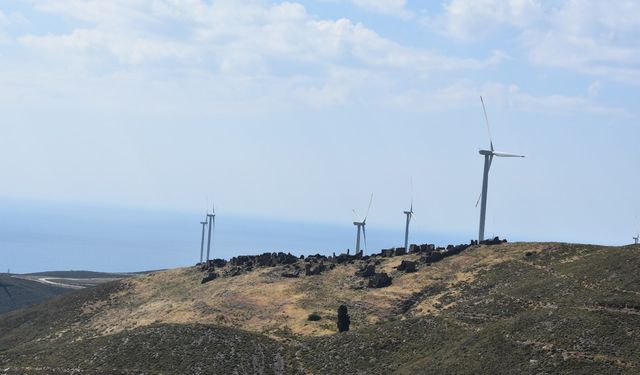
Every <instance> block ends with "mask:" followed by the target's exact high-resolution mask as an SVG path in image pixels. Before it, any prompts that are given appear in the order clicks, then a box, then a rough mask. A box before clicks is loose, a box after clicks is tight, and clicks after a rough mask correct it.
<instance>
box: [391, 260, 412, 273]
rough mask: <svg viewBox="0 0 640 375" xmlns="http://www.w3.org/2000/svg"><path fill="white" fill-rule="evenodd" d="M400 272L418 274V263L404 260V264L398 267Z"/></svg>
mask: <svg viewBox="0 0 640 375" xmlns="http://www.w3.org/2000/svg"><path fill="white" fill-rule="evenodd" d="M396 269H397V270H398V271H404V272H406V273H412V272H416V271H417V268H416V262H413V261H410V260H403V261H402V263H400V265H399V266H398V267H396Z"/></svg>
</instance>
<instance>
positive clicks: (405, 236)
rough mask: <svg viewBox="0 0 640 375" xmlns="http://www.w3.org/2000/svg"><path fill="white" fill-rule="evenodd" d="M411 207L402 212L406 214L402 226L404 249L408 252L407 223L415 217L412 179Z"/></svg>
mask: <svg viewBox="0 0 640 375" xmlns="http://www.w3.org/2000/svg"><path fill="white" fill-rule="evenodd" d="M410 207H411V208H409V211H404V214H405V215H407V224H406V225H405V227H404V249H405V251H407V252H409V248H408V246H409V223H410V222H411V219H413V218H414V217H415V215H414V213H413V180H411V206H410Z"/></svg>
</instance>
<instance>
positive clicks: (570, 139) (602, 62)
mask: <svg viewBox="0 0 640 375" xmlns="http://www.w3.org/2000/svg"><path fill="white" fill-rule="evenodd" d="M636 14H640V3H637V2H632V1H620V2H607V1H602V0H598V1H563V0H554V1H551V2H542V1H538V0H531V1H497V0H487V1H481V2H480V1H470V0H446V1H442V2H431V3H425V2H417V1H411V0H379V1H369V0H301V1H291V2H281V1H275V2H274V1H266V0H250V1H246V2H237V1H231V0H214V1H202V0H189V1H164V0H153V1H151V0H140V1H135V2H131V1H122V0H118V1H116V0H114V1H107V2H105V1H76V0H42V1H27V0H18V1H11V2H3V3H2V5H0V112H1V113H2V114H3V120H2V123H1V124H0V160H3V162H2V163H0V175H1V176H2V177H3V184H0V203H1V204H2V205H1V206H0V215H1V217H2V222H1V224H2V225H1V227H3V229H2V230H3V231H4V232H2V233H4V234H3V236H2V237H0V241H1V244H2V245H0V246H1V247H0V252H1V253H2V255H3V256H5V254H10V257H9V259H11V261H15V262H18V264H23V265H27V264H30V262H33V259H37V258H38V257H41V259H49V260H50V261H51V262H57V258H54V257H50V256H49V255H48V254H47V252H46V251H43V250H42V249H47V248H48V247H47V246H49V245H48V244H47V242H46V241H48V240H52V237H51V236H53V235H52V234H51V233H49V232H47V230H45V229H43V228H41V229H38V230H41V231H40V232H39V231H38V230H35V229H33V231H32V230H31V229H29V228H31V227H30V226H31V225H32V224H31V223H30V222H27V221H24V222H19V223H18V222H15V223H14V221H15V220H14V216H24V215H26V213H28V212H31V211H32V208H30V206H37V205H39V204H44V205H47V204H51V205H54V206H56V207H59V208H60V209H61V210H63V211H64V210H66V209H69V210H73V209H74V207H86V209H78V210H80V211H82V212H84V213H82V214H81V215H80V214H78V215H79V216H78V218H74V219H73V220H76V221H77V222H78V223H81V222H82V221H83V220H86V221H88V222H96V221H98V222H99V220H101V219H99V215H97V213H93V212H91V210H90V209H89V208H90V207H100V208H105V210H107V211H109V212H111V213H110V214H109V215H113V218H120V219H118V220H121V221H122V223H120V222H118V220H116V219H113V220H111V219H110V220H111V221H108V222H105V223H102V224H103V225H104V231H105V232H106V233H109V236H108V237H107V238H102V237H100V236H97V237H96V236H94V237H91V236H88V237H87V235H86V234H84V232H82V231H78V230H76V228H82V226H81V225H79V224H77V223H76V222H69V221H64V220H62V219H61V218H60V217H56V219H52V220H50V221H54V220H58V221H59V222H58V223H56V228H57V229H56V230H57V231H58V232H59V233H58V235H57V237H55V243H56V244H58V245H56V246H60V247H58V248H56V249H58V250H57V251H58V252H61V251H62V250H61V249H66V250H64V251H67V252H69V253H73V252H80V251H81V250H80V249H82V248H83V247H82V246H88V245H87V242H89V243H90V245H91V246H93V247H94V248H95V249H100V250H96V252H107V251H113V252H116V253H118V254H120V253H119V251H123V250H121V249H120V250H119V249H118V248H117V247H118V246H120V245H122V246H124V247H126V248H128V249H129V251H130V252H132V253H134V254H135V256H136V257H139V258H146V257H147V256H148V251H149V250H148V249H149V246H148V242H145V241H142V239H136V236H135V235H133V234H132V233H129V232H128V231H127V230H125V229H126V226H125V225H124V224H123V223H127V222H129V221H130V220H133V219H132V218H128V217H127V216H126V215H124V214H123V213H124V212H127V211H128V210H132V211H136V212H138V211H140V212H157V213H160V214H159V215H161V216H162V215H164V216H166V218H167V219H166V220H167V222H165V223H163V225H166V226H160V224H158V225H159V226H151V225H149V224H148V223H147V224H144V222H145V220H146V219H145V220H143V217H144V216H145V214H141V215H140V217H139V218H137V219H136V220H137V221H131V225H135V226H140V227H142V228H146V229H145V230H148V231H149V232H147V233H146V234H145V235H144V237H145V239H147V240H149V241H151V239H150V238H154V237H158V238H164V241H166V242H167V243H166V244H159V245H157V246H159V247H162V248H163V249H165V250H163V251H166V252H167V254H169V255H167V254H161V255H159V257H162V259H164V260H163V261H161V262H158V263H159V264H163V265H164V264H174V263H175V264H179V265H182V264H187V263H188V262H187V259H193V257H192V256H191V255H189V257H187V256H186V255H185V256H184V257H181V256H175V255H171V254H174V253H176V252H181V251H184V252H188V251H192V250H191V249H192V247H193V246H195V247H196V248H197V247H198V246H199V225H198V224H197V222H198V221H200V216H201V215H202V214H203V213H204V210H205V209H206V208H207V207H208V206H209V205H210V204H211V203H212V202H216V204H217V205H218V207H220V217H219V220H220V225H222V226H224V225H225V224H223V222H224V220H226V219H228V220H230V221H229V222H228V223H229V224H228V225H231V224H230V223H231V222H233V220H237V221H236V222H239V221H240V220H242V219H246V220H248V221H249V222H252V221H251V220H253V219H255V220H256V221H255V222H252V223H253V224H251V226H247V227H245V228H244V232H239V229H237V228H240V226H239V224H235V223H236V222H234V224H233V225H231V226H230V227H229V228H236V229H233V230H231V229H229V230H230V231H231V233H227V237H226V238H227V240H223V239H224V238H225V235H224V233H225V232H224V231H225V230H226V229H224V227H221V229H220V231H221V233H220V241H229V244H228V246H229V247H228V248H225V247H224V246H227V245H225V243H224V242H221V243H220V246H222V248H221V249H228V250H225V251H229V252H232V251H236V249H242V248H243V247H244V246H247V247H248V249H249V250H254V249H255V250H256V251H257V249H259V248H260V247H261V246H260V244H254V243H251V242H247V243H245V244H243V242H241V241H242V238H240V237H242V236H245V237H253V239H252V241H253V240H258V239H259V238H262V241H264V244H262V247H264V248H268V247H273V246H282V247H285V248H286V247H289V246H292V247H295V246H294V245H296V244H297V243H298V242H299V241H304V243H305V244H306V243H309V244H311V245H312V244H314V241H316V245H317V246H319V247H322V248H327V250H332V251H333V250H334V249H335V250H336V251H337V250H339V249H341V248H342V249H345V248H347V247H351V248H353V245H352V242H354V241H353V234H354V228H353V225H352V224H351V222H352V221H353V215H352V213H351V210H352V209H356V210H358V211H359V212H360V213H363V211H365V210H366V205H367V203H368V200H369V195H370V194H371V193H372V192H373V193H374V195H375V196H374V203H373V208H372V214H371V217H370V221H369V224H370V226H369V227H368V229H370V230H369V231H368V234H369V236H370V243H371V246H374V247H386V246H394V245H398V244H399V242H400V240H401V239H402V228H403V225H404V224H403V223H404V217H403V215H402V211H403V210H406V209H408V206H409V204H410V201H411V188H410V180H411V179H412V180H413V201H414V207H415V209H416V213H417V220H416V221H415V222H414V223H413V224H412V228H413V230H414V233H416V234H418V233H425V234H427V235H425V237H429V236H432V237H434V238H443V239H450V240H451V241H453V240H458V239H459V240H458V241H456V242H467V241H468V240H470V239H471V238H475V237H476V236H477V231H478V229H477V228H478V217H479V209H478V208H476V207H474V205H475V202H476V199H477V198H478V194H479V193H480V189H481V184H482V168H483V158H482V156H481V155H479V154H478V150H479V149H485V148H488V147H489V137H488V136H487V129H486V127H485V119H484V115H483V112H482V107H481V103H480V99H479V97H480V95H482V96H483V97H484V100H485V103H486V107H487V108H486V109H487V115H488V119H489V122H490V124H491V133H492V137H493V144H494V145H495V148H496V150H498V151H504V152H512V153H518V154H523V155H525V156H526V157H525V158H524V159H506V158H496V159H495V160H494V162H493V164H492V166H491V171H490V177H489V191H488V208H487V223H486V224H487V225H486V234H487V236H489V235H491V234H494V233H495V234H499V235H500V236H505V237H507V238H508V239H510V240H511V239H516V240H518V239H522V240H540V241H549V240H554V241H566V242H581V243H599V244H611V245H621V244H625V243H630V242H632V236H634V235H636V233H638V231H640V194H638V192H639V191H640V173H638V172H637V171H638V169H639V168H638V166H640V152H639V149H640V148H639V147H638V143H639V140H640V126H639V121H638V120H639V119H640V111H639V109H638V106H637V102H638V97H639V94H640V91H639V89H640V42H639V40H640V39H638V38H637V36H638V34H639V33H640V17H637V16H635V15H636ZM21 203H24V205H25V207H20V204H21ZM83 210H84V211H83ZM183 214H184V215H183ZM133 216H135V215H133ZM80 217H82V218H84V219H81V218H80ZM232 218H235V219H233V220H232ZM127 220H129V221H127ZM187 222H188V223H189V224H187ZM20 223H22V224H20ZM65 223H66V224H65ZM268 223H271V224H272V225H273V227H274V228H272V229H270V232H268V233H262V232H260V230H258V229H260V228H264V227H265V226H267V227H269V225H268ZM291 223H309V224H304V225H303V224H297V225H299V226H300V227H296V228H292V227H291V225H292V224H291ZM313 223H318V224H313ZM18 224H20V225H22V226H21V227H19V228H18V227H17V226H16V225H18ZM311 224H313V225H315V227H314V226H313V225H311ZM8 227H12V228H14V231H15V232H16V233H20V234H19V235H17V236H16V235H13V234H11V236H12V237H9V235H10V234H8V232H7V228H8ZM275 227H277V229H276V228H275ZM33 228H36V229H37V228H40V227H33ZM163 228H169V229H166V230H167V233H162V232H161V230H162V229H163ZM313 228H317V230H320V231H322V232H324V233H330V235H329V234H327V236H328V237H331V238H332V240H325V239H316V238H314V236H313V235H312V234H313V232H314V229H313ZM321 228H324V229H321ZM374 228H377V229H378V230H374ZM85 229H86V228H85ZM92 230H93V229H92ZM34 231H35V232H34ZM154 231H155V232H154ZM398 231H400V233H399V234H398ZM156 232H157V233H156ZM274 232H275V233H277V235H276V237H278V238H280V239H279V240H278V241H276V240H275V239H274V238H270V237H269V236H270V233H274ZM387 232H388V233H393V235H391V234H388V235H387V234H383V233H387ZM239 233H240V234H239ZM62 234H64V235H62ZM151 234H154V235H153V236H152V235H151ZM20 235H22V236H33V238H30V239H29V238H21V237H20ZM47 236H49V237H47ZM260 236H263V237H260ZM287 236H291V239H289V240H287V239H284V240H283V239H281V238H282V237H287ZM376 236H380V237H379V238H376ZM134 239H135V241H134ZM28 241H32V243H37V244H36V245H33V246H31V245H27V244H26V242H28ZM37 241H41V242H37ZM65 241H67V242H65ZM91 241H95V243H91ZM101 241H102V242H101ZM118 241H121V242H122V243H119V242H118ZM136 241H138V242H136ZM394 241H397V242H394ZM427 241H430V240H429V239H428V238H426V240H425V242H427ZM434 242H436V241H434ZM445 242H447V241H445ZM136 244H137V245H136ZM247 244H248V245H247ZM30 246H31V247H30ZM51 246H53V245H51ZM16 249H22V250H21V251H17V250H16ZM37 249H40V251H39V252H38V251H36V250H37ZM73 249H75V250H73ZM178 249H179V250H178ZM238 251H240V250H238ZM136 252H139V253H136ZM121 259H123V258H121V257H115V258H113V259H108V258H106V259H104V262H106V263H105V267H106V266H107V265H111V266H112V267H114V268H116V269H122V268H124V267H125V266H126V262H125V263H123V262H122V260H121ZM119 262H120V263H119ZM54 264H57V263H54ZM13 267H15V268H16V269H20V268H25V269H26V268H30V266H29V267H27V266H21V265H16V266H13ZM136 267H138V265H136ZM65 268H68V267H65ZM145 268H146V267H145ZM40 269H41V268H38V270H40ZM93 269H97V268H93ZM105 269H106V268H105ZM116 269H108V270H109V271H115V270H116Z"/></svg>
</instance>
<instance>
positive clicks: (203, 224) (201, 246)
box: [200, 216, 207, 263]
mask: <svg viewBox="0 0 640 375" xmlns="http://www.w3.org/2000/svg"><path fill="white" fill-rule="evenodd" d="M204 220H205V221H201V222H200V224H202V239H201V240H200V263H202V256H203V255H204V254H203V253H204V228H205V227H206V226H207V217H206V216H205V218H204Z"/></svg>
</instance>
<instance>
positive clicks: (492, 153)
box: [478, 150, 524, 158]
mask: <svg viewBox="0 0 640 375" xmlns="http://www.w3.org/2000/svg"><path fill="white" fill-rule="evenodd" d="M478 153H479V154H480V155H486V156H498V157H501V158H523V157H524V155H518V154H511V153H508V152H500V151H491V150H479V151H478Z"/></svg>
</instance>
